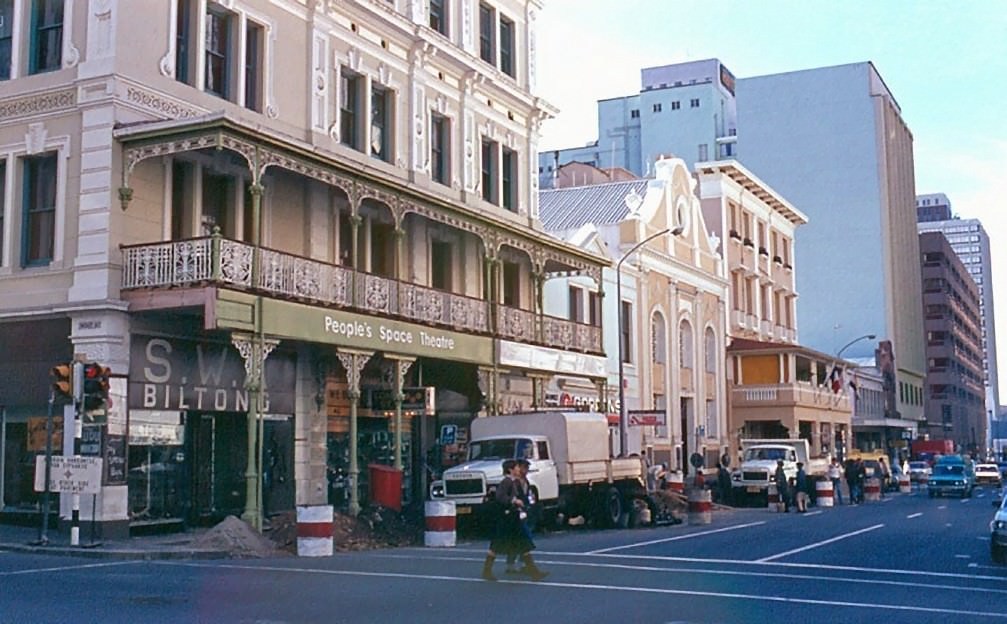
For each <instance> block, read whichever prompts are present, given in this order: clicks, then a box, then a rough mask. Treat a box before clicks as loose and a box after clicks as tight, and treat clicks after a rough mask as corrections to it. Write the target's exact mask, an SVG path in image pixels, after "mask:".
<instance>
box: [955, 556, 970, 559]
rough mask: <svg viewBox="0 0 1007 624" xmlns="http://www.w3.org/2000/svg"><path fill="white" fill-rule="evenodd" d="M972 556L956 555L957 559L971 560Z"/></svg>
mask: <svg viewBox="0 0 1007 624" xmlns="http://www.w3.org/2000/svg"><path fill="white" fill-rule="evenodd" d="M971 558H972V555H955V559H971Z"/></svg>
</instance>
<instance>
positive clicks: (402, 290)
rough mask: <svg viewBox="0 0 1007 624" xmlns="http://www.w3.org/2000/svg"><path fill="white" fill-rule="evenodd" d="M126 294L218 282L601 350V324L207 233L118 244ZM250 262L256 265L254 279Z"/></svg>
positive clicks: (501, 335)
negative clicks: (503, 303) (501, 303)
mask: <svg viewBox="0 0 1007 624" xmlns="http://www.w3.org/2000/svg"><path fill="white" fill-rule="evenodd" d="M122 259H123V269H122V289H123V290H124V291H135V290H150V289H169V288H181V287H201V286H210V285H216V286H221V287H226V288H233V289H237V290H246V291H250V292H256V293H259V294H262V295H264V296H270V297H276V298H280V299H291V300H297V301H304V302H310V303H313V304H317V305H320V306H324V307H332V308H345V309H351V310H355V311H358V312H363V313H365V314H378V315H382V316H388V317H394V318H398V319H403V320H407V321H412V322H417V323H422V324H427V325H435V326H440V327H444V328H449V329H454V330H457V331H462V332H468V333H474V334H484V335H490V336H494V337H499V338H505V339H509V340H516V341H520V342H528V343H532V344H539V345H544V346H548V347H554V348H557V349H563V350H570V351H580V352H585V353H602V335H601V327H597V326H594V325H586V324H584V323H578V322H575V321H571V320H568V319H562V318H556V317H552V316H548V315H539V314H536V313H535V312H533V311H530V310H522V309H519V308H514V307H510V306H506V305H499V304H498V305H496V306H495V309H494V310H492V311H494V312H495V314H491V307H490V303H489V302H488V301H486V300H483V299H477V298H474V297H468V296H466V295H462V294H458V293H452V292H448V291H444V290H439V289H436V288H430V287H427V286H422V285H419V284H413V283H409V282H403V281H399V280H395V279H392V278H389V277H383V276H380V275H374V274H371V273H364V272H361V271H357V270H354V269H352V268H349V267H344V266H339V265H335V264H330V263H327V262H322V261H319V260H314V259H311V258H305V257H302V256H298V255H295V254H290V253H286V252H282V251H276V250H273V249H267V248H258V249H256V248H255V247H253V246H252V245H250V244H247V243H244V242H240V241H236V240H231V239H227V238H223V237H220V236H206V237H201V238H193V239H187V240H178V241H170V242H163V243H150V244H140V245H129V246H124V247H123V248H122ZM254 262H258V271H257V279H256V280H255V283H254V284H253V270H252V266H253V263H254Z"/></svg>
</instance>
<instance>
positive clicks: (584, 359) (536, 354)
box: [499, 340, 608, 377]
mask: <svg viewBox="0 0 1007 624" xmlns="http://www.w3.org/2000/svg"><path fill="white" fill-rule="evenodd" d="M499 346H500V348H499V364H500V365H501V366H513V367H516V368H524V369H528V370H536V371H548V372H550V373H560V374H565V375H576V376H578V377H605V376H607V375H608V372H607V370H606V368H607V360H606V359H605V358H604V357H601V356H598V355H588V354H586V353H574V352H571V351H561V350H560V349H552V348H550V347H538V346H535V345H529V344H523V343H520V342H510V341H508V340H501V341H500V343H499Z"/></svg>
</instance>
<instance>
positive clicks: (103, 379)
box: [84, 362, 112, 410]
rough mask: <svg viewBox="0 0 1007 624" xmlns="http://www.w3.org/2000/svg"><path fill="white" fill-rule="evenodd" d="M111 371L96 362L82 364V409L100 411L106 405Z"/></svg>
mask: <svg viewBox="0 0 1007 624" xmlns="http://www.w3.org/2000/svg"><path fill="white" fill-rule="evenodd" d="M111 374H112V371H111V369H109V368H108V367H107V366H102V365H101V364H98V363H97V362H88V363H87V364H84V409H85V410H95V409H101V408H103V407H105V406H107V405H108V377H109V375H111Z"/></svg>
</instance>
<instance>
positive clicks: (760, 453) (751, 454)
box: [745, 448, 787, 461]
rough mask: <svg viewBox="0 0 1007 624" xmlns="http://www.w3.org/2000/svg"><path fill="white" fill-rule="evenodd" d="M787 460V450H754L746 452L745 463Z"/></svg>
mask: <svg viewBox="0 0 1007 624" xmlns="http://www.w3.org/2000/svg"><path fill="white" fill-rule="evenodd" d="M779 459H782V460H786V459H787V449H775V448H753V449H748V450H747V451H745V461H760V460H772V461H776V460H779Z"/></svg>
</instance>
